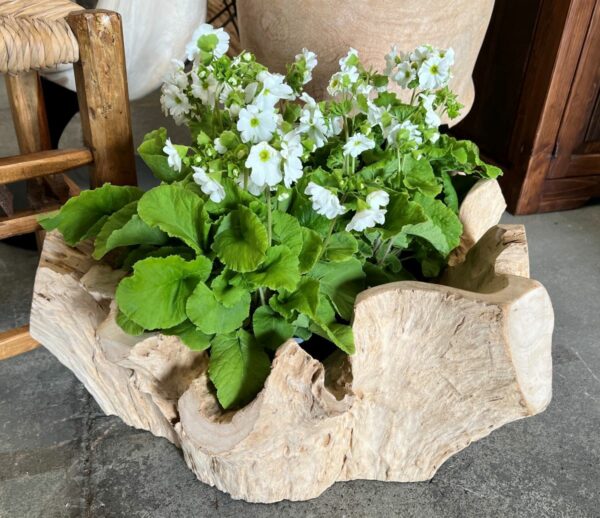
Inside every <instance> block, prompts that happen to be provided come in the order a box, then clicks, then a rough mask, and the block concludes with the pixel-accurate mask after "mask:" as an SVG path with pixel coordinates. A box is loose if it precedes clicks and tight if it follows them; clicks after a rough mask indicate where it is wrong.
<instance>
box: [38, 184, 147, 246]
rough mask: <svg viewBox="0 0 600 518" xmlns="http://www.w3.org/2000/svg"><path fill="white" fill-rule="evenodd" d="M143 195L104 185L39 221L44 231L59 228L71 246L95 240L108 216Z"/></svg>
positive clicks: (75, 198) (126, 189)
mask: <svg viewBox="0 0 600 518" xmlns="http://www.w3.org/2000/svg"><path fill="white" fill-rule="evenodd" d="M142 194H143V192H142V191H140V190H139V189H138V188H137V187H119V186H116V185H111V184H108V183H107V184H105V185H103V186H102V187H100V188H99V189H94V190H92V191H83V192H82V193H81V194H80V195H79V196H76V197H73V198H70V199H69V200H68V201H67V203H65V204H64V205H63V207H62V208H61V209H60V211H59V212H58V214H56V215H54V216H50V217H48V218H45V219H42V220H40V225H41V226H42V227H43V228H44V229H45V230H54V229H58V230H59V231H60V232H61V233H62V235H63V237H64V239H65V241H66V242H67V243H68V244H69V245H71V246H74V245H76V244H77V243H79V242H80V241H82V240H83V239H89V238H92V237H95V236H96V235H97V234H98V233H99V232H100V230H101V228H102V226H103V224H104V222H106V220H107V219H108V216H110V215H112V214H113V213H115V212H116V211H118V210H119V209H121V208H123V207H125V205H127V204H129V203H131V202H132V201H136V200H138V199H139V198H140V197H141V196H142Z"/></svg>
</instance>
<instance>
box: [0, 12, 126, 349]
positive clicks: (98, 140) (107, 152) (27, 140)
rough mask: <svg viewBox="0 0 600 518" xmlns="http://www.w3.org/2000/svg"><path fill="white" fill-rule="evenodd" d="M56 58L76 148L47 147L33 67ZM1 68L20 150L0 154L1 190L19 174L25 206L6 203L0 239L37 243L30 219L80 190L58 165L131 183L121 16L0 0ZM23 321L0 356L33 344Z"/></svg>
mask: <svg viewBox="0 0 600 518" xmlns="http://www.w3.org/2000/svg"><path fill="white" fill-rule="evenodd" d="M60 63H74V65H73V66H74V69H75V78H76V84H77V98H78V102H79V109H80V113H81V126H82V130H83V139H84V143H85V146H86V147H84V148H81V149H65V150H57V149H54V150H52V149H51V144H50V136H49V131H48V120H47V117H46V108H45V104H44V99H43V94H42V90H41V85H40V78H39V75H38V72H37V70H40V69H44V68H50V67H54V66H56V65H58V64H60ZM0 73H3V74H8V75H7V76H6V86H7V91H8V96H9V100H10V105H11V111H12V116H13V122H14V126H15V131H16V134H17V140H18V143H19V149H20V151H21V153H22V154H21V155H19V156H14V157H7V158H0V189H2V188H3V189H4V191H3V192H4V193H6V192H7V191H6V186H5V185H6V184H9V183H12V182H17V181H21V180H26V181H27V183H28V185H27V190H28V198H29V202H30V204H31V205H32V206H31V209H30V210H27V211H23V212H18V213H13V212H12V210H11V208H9V211H8V212H7V214H8V216H6V217H3V218H0V239H4V238H7V237H11V236H16V235H20V234H26V233H30V232H37V235H38V244H41V241H42V240H43V233H42V231H41V230H40V227H39V225H38V223H37V219H38V218H39V217H40V216H41V215H44V214H46V213H49V212H52V211H54V210H56V209H57V208H58V207H59V206H60V203H61V202H64V201H66V199H67V198H68V197H69V196H73V195H76V194H78V193H79V188H78V187H77V185H76V184H75V183H74V182H73V181H72V180H70V179H69V177H68V176H66V175H64V174H62V173H63V172H64V171H67V170H69V169H73V168H76V167H80V166H83V165H86V164H89V165H90V166H91V170H90V174H91V178H90V184H91V186H92V187H97V186H101V185H103V184H104V183H106V182H110V183H112V184H115V185H135V184H136V173H135V157H134V151H133V137H132V133H131V116H130V111H129V101H128V92H127V76H126V72H125V54H124V48H123V33H122V28H121V19H120V16H119V15H118V14H117V13H114V12H111V11H102V10H92V11H88V10H84V9H82V8H81V7H80V6H78V5H77V4H75V3H73V2H70V1H69V0H0ZM47 191H48V192H50V193H52V194H53V195H55V197H56V198H55V200H54V201H52V200H50V201H49V197H48V196H46V195H45V192H47ZM0 197H2V192H0ZM4 198H5V199H6V196H4ZM9 205H10V204H9ZM5 207H6V205H5ZM28 327H29V326H23V327H20V328H17V329H12V330H10V331H6V332H3V333H0V360H2V359H5V358H9V357H11V356H14V355H16V354H20V353H22V352H25V351H28V350H31V349H34V348H35V347H38V345H39V344H37V343H36V342H35V341H34V340H33V339H32V338H31V337H30V336H29V332H28Z"/></svg>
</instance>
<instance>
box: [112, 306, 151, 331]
mask: <svg viewBox="0 0 600 518" xmlns="http://www.w3.org/2000/svg"><path fill="white" fill-rule="evenodd" d="M115 320H116V322H117V325H118V326H119V327H120V328H121V329H122V330H123V331H125V332H126V333H127V334H129V335H133V336H140V335H141V334H143V332H144V328H143V327H142V326H140V325H138V324H136V323H135V322H134V321H133V320H129V319H128V318H127V317H126V316H125V313H123V312H122V311H121V310H118V311H117V318H116V319H115Z"/></svg>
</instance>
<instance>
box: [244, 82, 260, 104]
mask: <svg viewBox="0 0 600 518" xmlns="http://www.w3.org/2000/svg"><path fill="white" fill-rule="evenodd" d="M258 87H259V84H258V83H257V82H254V83H250V84H249V85H247V86H246V88H245V89H244V99H245V101H246V104H250V103H251V102H252V101H254V97H255V96H256V92H258Z"/></svg>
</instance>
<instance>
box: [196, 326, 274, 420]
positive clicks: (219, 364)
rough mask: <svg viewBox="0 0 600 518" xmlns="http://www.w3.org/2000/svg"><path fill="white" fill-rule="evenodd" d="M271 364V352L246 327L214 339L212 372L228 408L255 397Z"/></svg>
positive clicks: (209, 372)
mask: <svg viewBox="0 0 600 518" xmlns="http://www.w3.org/2000/svg"><path fill="white" fill-rule="evenodd" d="M270 367H271V361H270V360H269V357H268V356H267V354H266V353H265V352H264V350H263V349H262V348H261V347H260V346H259V345H258V344H257V343H256V340H255V338H254V337H253V336H252V335H251V334H250V333H248V332H247V331H244V330H243V329H240V330H239V331H237V333H232V334H228V335H220V336H217V337H215V338H214V339H213V341H212V343H211V354H210V363H209V365H208V375H209V377H210V380H211V381H212V382H213V383H214V384H215V387H216V388H217V397H218V398H219V402H220V403H221V405H222V406H223V408H225V409H227V408H231V407H234V406H242V405H245V404H246V403H248V402H249V401H251V400H252V399H253V398H254V396H255V395H256V393H257V392H258V391H259V390H260V389H261V388H262V386H263V384H264V382H265V379H266V377H267V375H268V374H269V369H270Z"/></svg>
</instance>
